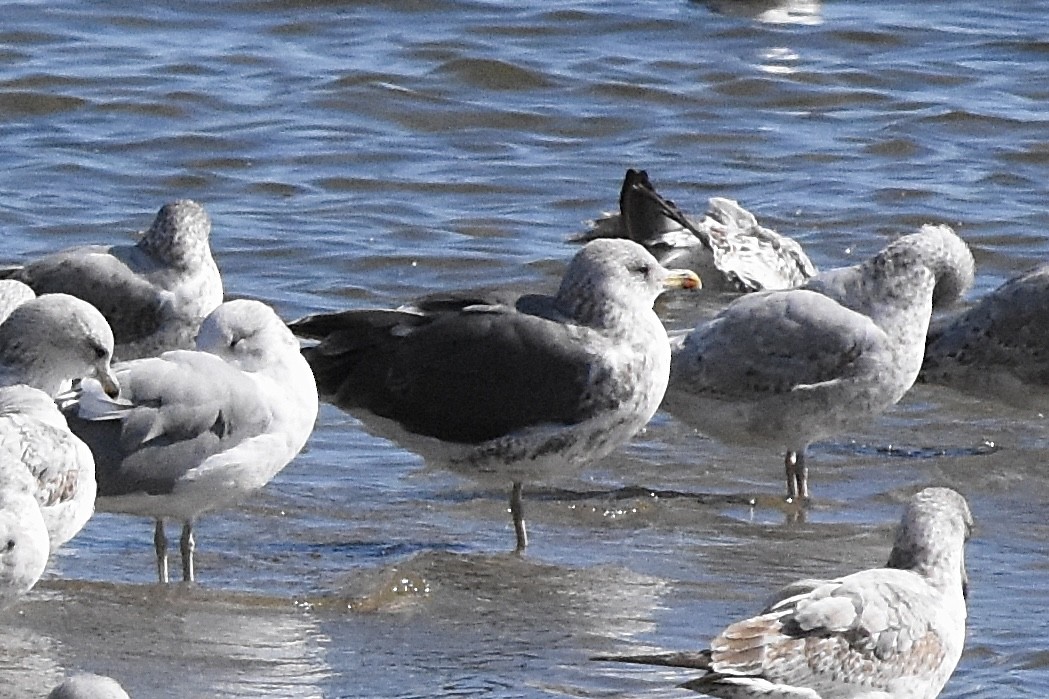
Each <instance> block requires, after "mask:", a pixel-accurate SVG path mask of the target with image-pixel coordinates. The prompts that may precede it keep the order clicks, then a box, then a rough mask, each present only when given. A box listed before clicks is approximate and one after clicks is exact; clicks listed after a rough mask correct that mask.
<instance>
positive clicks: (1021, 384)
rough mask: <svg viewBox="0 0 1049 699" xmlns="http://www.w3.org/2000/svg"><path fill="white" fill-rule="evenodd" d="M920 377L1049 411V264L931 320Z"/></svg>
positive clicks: (979, 395)
mask: <svg viewBox="0 0 1049 699" xmlns="http://www.w3.org/2000/svg"><path fill="white" fill-rule="evenodd" d="M918 381H919V382H921V383H930V384H939V385H943V386H949V387H951V388H953V389H955V390H958V391H962V392H965V393H969V394H972V395H975V396H978V397H980V398H994V399H996V400H998V401H1001V402H1003V403H1005V404H1007V405H1012V406H1015V407H1018V408H1020V409H1023V410H1035V411H1038V412H1041V413H1049V265H1042V266H1040V267H1037V268H1035V269H1033V270H1030V271H1028V272H1025V273H1024V274H1021V275H1019V276H1017V277H1015V278H1013V279H1010V280H1009V281H1008V282H1006V283H1005V284H1003V285H1002V286H1000V287H999V288H997V289H996V290H994V291H993V292H991V293H990V294H987V295H986V296H984V297H983V298H982V299H980V301H979V302H978V303H976V305H974V306H973V307H971V308H969V309H968V310H965V311H962V312H960V313H958V314H955V315H953V316H948V317H946V318H942V319H940V320H938V321H937V322H935V323H934V324H933V327H932V328H930V330H929V338H928V343H927V344H926V347H925V361H924V363H923V364H922V369H921V373H920V374H919V375H918Z"/></svg>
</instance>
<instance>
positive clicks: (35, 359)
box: [0, 294, 118, 396]
mask: <svg viewBox="0 0 1049 699" xmlns="http://www.w3.org/2000/svg"><path fill="white" fill-rule="evenodd" d="M112 357H113V332H112V331H111V330H110V328H109V324H108V323H106V319H105V318H103V317H102V314H101V313H99V312H98V309H96V308H95V307H94V306H92V305H91V304H89V303H87V302H85V301H82V300H80V299H78V298H75V297H73V296H69V295H67V294H46V295H44V296H40V297H38V298H35V299H30V300H28V301H25V302H23V303H22V304H21V305H19V306H18V307H17V308H15V309H14V310H13V311H12V312H11V315H10V316H8V317H7V320H5V321H3V323H0V386H10V385H13V384H19V383H22V384H26V385H28V386H32V387H34V388H38V389H40V390H42V391H44V392H45V393H47V394H48V395H51V396H54V395H57V394H58V393H60V392H62V391H65V390H67V389H68V388H69V387H70V385H71V384H72V382H73V380H74V379H77V378H81V377H93V378H95V379H97V380H98V381H99V382H101V384H102V385H103V386H104V388H105V389H106V390H107V391H108V392H110V393H111V394H113V395H116V393H117V390H118V385H117V383H116V379H114V378H113V375H112V372H111V370H110V360H111V359H112Z"/></svg>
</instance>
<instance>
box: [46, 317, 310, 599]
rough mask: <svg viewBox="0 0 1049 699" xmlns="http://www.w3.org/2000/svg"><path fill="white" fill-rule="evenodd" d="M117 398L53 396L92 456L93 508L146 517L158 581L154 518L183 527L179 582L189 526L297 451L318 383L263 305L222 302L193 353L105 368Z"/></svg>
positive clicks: (94, 393) (188, 557)
mask: <svg viewBox="0 0 1049 699" xmlns="http://www.w3.org/2000/svg"><path fill="white" fill-rule="evenodd" d="M114 371H115V372H116V376H117V380H118V381H119V382H120V386H121V391H120V395H119V396H118V397H117V398H111V397H109V396H106V395H104V394H103V392H102V391H101V390H100V387H99V385H98V383H97V382H94V381H90V380H89V381H84V382H82V383H81V386H80V387H79V388H78V389H74V390H73V391H72V392H70V393H68V394H65V395H63V396H59V404H60V405H61V406H62V409H63V412H64V413H65V414H66V417H67V419H68V420H69V426H70V428H71V429H72V430H73V432H74V433H75V434H76V435H77V436H79V437H80V438H81V439H83V440H84V441H85V442H86V443H87V445H88V446H89V447H90V448H91V451H92V453H93V454H94V456H95V464H96V475H97V480H98V501H97V505H96V506H97V508H98V509H99V510H101V511H103V512H120V513H126V514H134V515H141V516H147V517H153V518H154V519H155V520H156V528H155V531H154V545H155V547H156V554H157V577H158V578H159V579H160V581H161V582H167V579H168V569H167V555H166V554H167V540H166V537H165V535H164V519H165V518H170V519H177V520H179V521H181V522H182V537H181V541H180V544H181V545H180V550H181V553H182V576H183V579H184V580H186V581H193V579H194V569H193V549H194V541H193V521H194V519H195V518H196V517H197V516H199V515H200V514H202V513H205V512H209V511H212V510H215V509H218V508H220V507H225V506H227V505H230V504H232V503H234V502H236V501H238V500H240V499H242V498H243V497H245V496H246V495H248V494H249V493H251V492H254V491H255V490H257V489H259V488H261V487H263V486H264V485H266V483H268V482H269V481H270V480H271V479H272V478H273V477H274V476H276V475H277V473H278V472H279V471H280V470H281V469H283V468H284V467H285V466H286V465H287V464H288V463H289V462H290V461H291V460H292V459H293V458H294V457H295V455H296V454H298V453H299V450H301V449H302V447H303V446H304V445H305V443H306V440H307V439H308V438H309V436H310V434H311V432H312V431H313V424H314V421H315V420H316V417H317V407H318V405H317V386H316V383H315V382H314V380H313V374H312V373H311V372H310V367H309V365H308V364H307V363H306V360H305V359H303V358H302V355H301V354H300V352H299V343H298V340H296V339H295V336H294V335H292V334H291V331H290V330H288V328H287V326H285V325H284V323H283V322H282V321H281V319H280V318H278V317H277V314H276V313H274V312H273V309H271V308H270V307H269V306H267V305H266V304H264V303H261V302H259V301H250V300H243V299H242V300H236V301H227V302H226V303H223V304H221V305H220V306H219V307H218V308H216V309H215V310H214V311H212V312H211V314H210V315H209V316H208V317H207V318H206V319H205V320H204V323H203V325H201V328H200V335H199V336H198V337H197V349H196V350H172V351H170V352H165V353H164V354H162V355H160V356H159V357H152V358H145V359H136V360H133V361H130V362H122V363H118V364H116V365H114Z"/></svg>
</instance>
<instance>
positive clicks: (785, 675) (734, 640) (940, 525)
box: [595, 488, 972, 699]
mask: <svg viewBox="0 0 1049 699" xmlns="http://www.w3.org/2000/svg"><path fill="white" fill-rule="evenodd" d="M971 526H972V515H971V514H970V512H969V506H968V505H967V504H966V502H965V498H963V497H962V496H961V495H959V494H958V493H957V492H955V491H953V490H951V489H950V488H926V489H925V490H922V491H921V492H919V493H918V494H917V495H915V496H914V497H912V498H911V500H910V502H909V503H908V504H907V507H906V509H905V510H904V513H903V518H902V520H901V521H900V525H899V527H898V528H897V530H896V541H895V543H894V545H893V548H892V552H891V553H890V554H889V560H888V562H887V563H886V564H885V567H884V568H873V569H870V570H864V571H861V572H859V573H853V574H852V575H846V576H845V577H843V578H837V579H834V580H800V581H798V582H796V583H793V584H791V585H788V586H787V587H785V588H783V589H782V590H781V591H780V592H779V593H777V594H776V595H775V596H774V597H773V598H772V599H771V600H770V601H769V603H768V605H767V606H766V607H765V609H764V610H762V612H761V614H759V615H758V616H754V617H751V618H749V619H744V620H743V621H737V622H735V623H734V624H731V625H730V626H728V627H727V628H726V629H725V630H724V631H722V632H721V633H720V634H718V636H717V637H716V638H715V639H714V640H713V641H712V642H711V644H710V649H709V650H705V651H699V652H683V653H666V654H656V655H633V656H629V655H628V656H600V657H597V658H595V660H611V661H619V662H629V663H642V664H650V665H663V666H670V667H682V668H691V669H696V670H704V671H706V673H707V674H705V675H703V676H702V677H699V678H697V679H694V680H691V681H689V682H687V683H685V684H684V685H682V686H683V687H685V688H687V689H691V690H693V691H695V692H699V693H701V694H706V695H708V696H712V697H728V698H730V699H749V698H751V697H753V698H754V699H757V698H758V697H766V698H769V697H783V698H787V697H796V698H797V699H831V698H832V697H833V698H835V699H933V698H934V697H936V696H938V695H939V694H940V691H941V690H942V689H943V686H944V685H945V684H946V683H947V680H948V678H950V676H951V673H953V672H954V668H955V666H956V665H957V664H958V660H959V658H960V657H961V654H962V647H963V645H964V643H965V618H966V605H965V599H966V595H967V578H966V572H965V541H966V539H967V538H968V535H969V531H970V528H971Z"/></svg>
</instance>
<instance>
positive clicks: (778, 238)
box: [576, 169, 816, 291]
mask: <svg viewBox="0 0 1049 699" xmlns="http://www.w3.org/2000/svg"><path fill="white" fill-rule="evenodd" d="M708 206H709V212H708V214H707V215H706V216H705V217H704V218H703V219H702V220H698V219H695V218H693V217H691V216H687V215H686V214H684V213H682V212H681V210H680V209H679V208H678V207H677V206H676V205H675V204H674V202H672V201H670V200H669V199H665V198H664V197H662V196H660V194H659V193H658V192H657V191H656V189H655V187H653V186H652V182H651V181H650V180H649V179H648V173H647V172H645V171H644V170H634V169H629V170H627V171H626V177H625V178H624V179H623V187H622V189H621V191H620V193H619V213H617V214H606V215H605V216H603V217H601V218H599V219H597V220H596V221H594V222H592V224H591V227H590V230H589V231H587V232H586V233H584V234H582V235H581V236H578V237H577V238H576V240H582V241H585V240H595V239H597V238H627V239H629V240H633V241H634V242H635V243H640V244H641V245H643V246H644V247H645V249H646V250H648V251H649V252H650V253H652V254H653V255H654V256H655V258H656V259H657V260H659V262H660V264H663V265H665V266H668V267H670V266H673V267H684V268H686V269H691V270H694V271H695V272H696V273H697V274H699V276H700V277H702V278H703V283H704V285H705V286H706V288H707V289H713V290H715V291H760V290H762V289H789V288H791V287H795V286H799V285H801V284H803V283H805V280H807V279H808V278H809V277H811V276H812V275H814V274H815V273H816V268H815V267H814V266H813V264H812V262H811V261H810V260H809V258H808V256H807V255H806V254H805V251H804V250H803V249H802V248H801V245H799V244H798V243H797V242H796V241H794V240H792V239H790V238H788V237H786V236H784V235H780V234H779V233H777V232H776V231H774V230H771V229H769V228H765V227H764V226H761V225H759V224H758V221H757V219H756V218H754V215H753V214H751V213H750V212H749V211H747V210H746V209H744V208H743V207H741V206H740V205H739V204H737V203H736V202H734V201H732V200H731V199H723V198H721V197H714V198H712V199H710V201H709V203H708Z"/></svg>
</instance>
